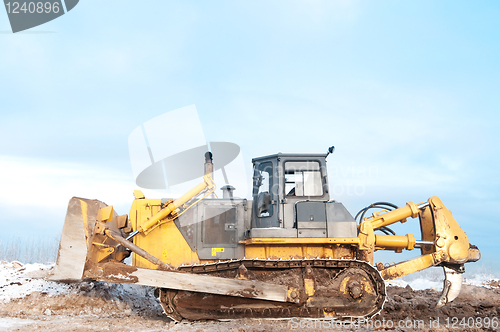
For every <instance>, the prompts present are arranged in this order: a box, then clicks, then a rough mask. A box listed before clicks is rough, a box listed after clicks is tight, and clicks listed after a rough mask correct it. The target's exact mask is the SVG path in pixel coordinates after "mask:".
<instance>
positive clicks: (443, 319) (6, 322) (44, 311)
mask: <svg viewBox="0 0 500 332" xmlns="http://www.w3.org/2000/svg"><path fill="white" fill-rule="evenodd" d="M491 286H493V287H491V288H485V287H477V286H469V285H463V288H462V292H461V294H460V296H459V297H458V298H457V299H456V300H455V301H454V302H452V303H451V304H450V305H448V306H446V307H444V308H441V309H439V310H434V309H432V307H433V305H434V303H435V302H436V301H437V299H438V297H439V293H438V292H437V291H434V290H423V291H422V290H418V291H414V290H412V289H411V288H410V287H409V286H407V287H406V288H402V287H394V286H390V287H388V298H387V302H386V303H385V306H384V309H383V310H382V312H381V313H380V315H377V316H375V317H374V318H373V319H372V320H371V321H368V322H366V321H365V322H356V321H354V322H352V324H351V322H349V321H347V322H344V325H343V326H340V322H332V321H328V320H323V321H321V320H298V319H291V320H290V319H288V320H262V319H256V320H251V319H243V320H237V321H226V322H219V321H202V322H180V323H175V322H173V321H171V320H170V319H169V318H167V317H165V316H164V315H163V313H162V310H161V307H160V305H159V304H158V303H157V302H156V299H155V298H154V295H153V290H152V289H150V288H147V287H141V286H137V287H141V288H139V289H136V292H135V293H130V292H126V291H123V292H121V291H120V289H118V290H117V287H123V286H122V285H114V284H105V283H79V284H76V285H73V286H72V287H75V289H74V291H73V292H71V293H70V294H68V295H56V296H49V295H47V294H43V293H39V292H35V293H33V294H31V295H28V296H26V297H24V298H22V299H17V300H12V301H10V302H8V303H2V304H0V331H29V332H32V331H120V332H122V331H167V330H168V331H188V332H198V331H228V332H253V331H259V332H261V331H275V332H277V331H289V330H306V331H324V330H334V331H335V330H337V331H340V330H342V331H498V330H500V328H499V325H500V322H499V321H498V318H500V288H499V287H498V284H495V285H491ZM117 294H118V296H117ZM131 294H133V296H132V295H131ZM462 318H464V320H462Z"/></svg>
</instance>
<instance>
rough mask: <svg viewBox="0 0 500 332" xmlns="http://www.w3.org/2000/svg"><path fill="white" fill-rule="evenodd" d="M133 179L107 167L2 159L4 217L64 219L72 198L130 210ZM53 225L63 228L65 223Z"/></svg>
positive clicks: (0, 199) (0, 197)
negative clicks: (53, 217) (48, 215)
mask: <svg viewBox="0 0 500 332" xmlns="http://www.w3.org/2000/svg"><path fill="white" fill-rule="evenodd" d="M131 179H132V176H131V175H130V174H125V173H119V172H116V170H113V169H111V168H107V167H98V166H92V165H83V164H76V163H61V162H52V161H47V160H43V159H33V158H20V157H10V156H0V187H1V188H2V190H1V191H0V201H1V202H2V205H3V207H2V213H3V215H4V216H5V215H8V216H10V218H19V219H23V218H29V219H30V220H33V221H34V220H37V219H44V218H46V217H47V216H44V215H43V213H44V212H45V213H49V214H50V215H52V216H55V215H61V214H62V215H64V213H65V212H63V211H66V206H67V204H68V201H69V200H70V199H71V197H73V196H78V197H83V198H90V199H98V200H101V201H103V202H105V203H106V204H108V205H114V206H119V207H126V206H130V204H131V202H132V200H133V196H132V194H133V189H134V183H133V182H132V181H131ZM117 212H118V213H128V211H117ZM2 219H4V218H2ZM9 222H15V220H10V221H9ZM52 222H53V223H54V224H56V225H57V224H60V225H62V220H60V221H58V220H53V221H52Z"/></svg>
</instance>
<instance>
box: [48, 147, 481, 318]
mask: <svg viewBox="0 0 500 332" xmlns="http://www.w3.org/2000/svg"><path fill="white" fill-rule="evenodd" d="M333 150H334V147H330V148H329V149H328V152H327V153H326V154H325V153H322V154H318V153H316V154H299V153H277V154H273V155H268V156H264V157H259V158H254V159H253V160H252V163H253V186H252V200H248V199H245V198H236V197H233V196H234V195H233V191H234V187H232V186H230V185H225V186H224V187H222V188H221V189H222V190H223V197H222V198H218V197H216V195H215V190H216V185H215V182H214V180H213V155H212V153H210V152H207V153H206V154H205V163H204V168H205V172H204V173H205V175H204V177H203V181H201V183H200V184H198V185H197V186H196V187H194V188H193V189H191V190H190V191H188V192H187V193H185V194H184V195H182V196H181V197H179V198H177V199H153V198H146V197H145V196H144V194H143V192H142V191H140V190H135V191H134V198H135V199H134V201H133V202H132V206H131V209H130V212H129V214H128V215H127V214H124V215H118V214H117V213H116V211H115V210H114V208H113V206H108V205H106V204H105V203H103V202H101V201H99V200H91V199H84V198H78V197H73V198H72V199H71V200H70V202H69V206H68V210H67V214H66V219H65V222H64V226H63V231H62V236H61V241H60V246H59V252H58V256H57V262H56V265H55V267H54V269H53V271H52V273H51V274H50V275H49V276H48V277H47V278H48V280H52V281H60V282H75V281H81V280H95V281H102V282H112V283H132V284H139V285H146V286H151V287H154V288H155V294H156V296H157V297H158V299H159V302H160V304H161V306H162V308H163V310H164V312H165V314H166V315H168V316H169V317H171V318H172V319H174V320H176V321H180V320H183V319H184V320H200V319H214V320H226V319H240V318H281V319H282V318H292V317H304V318H319V319H324V318H331V319H346V318H371V317H372V316H374V315H376V314H377V313H379V312H380V311H381V310H382V308H383V305H384V302H385V300H386V287H385V281H388V280H393V279H396V278H399V277H402V276H405V275H408V274H411V273H414V272H417V271H420V270H423V269H426V268H429V267H433V266H440V267H442V268H443V270H444V274H445V280H444V287H443V292H442V294H441V296H440V298H439V300H438V302H437V304H436V308H440V307H442V306H444V305H446V304H447V303H449V302H451V301H453V300H454V299H455V298H456V297H457V296H458V294H459V293H460V288H461V284H462V274H463V273H464V271H465V270H464V264H465V263H467V262H475V261H477V260H479V259H480V252H479V249H478V248H477V247H476V246H474V245H471V244H469V240H468V238H467V235H466V233H465V232H464V231H463V230H462V229H461V228H460V226H459V225H458V223H457V222H456V221H455V219H454V218H453V216H452V213H451V212H450V211H449V210H448V209H447V208H446V207H445V205H444V204H443V203H442V201H441V200H440V199H439V198H438V197H436V196H434V197H431V198H429V199H428V200H427V201H425V202H421V203H413V202H411V201H409V202H407V203H406V205H404V206H401V207H398V206H396V205H394V204H391V203H388V202H376V203H373V204H371V205H369V206H367V207H365V208H364V209H361V210H360V211H359V213H358V214H357V215H356V216H355V217H353V216H352V215H351V213H349V211H348V210H347V209H346V208H345V206H344V205H343V204H342V203H340V202H338V201H336V200H333V199H331V197H330V191H329V185H328V175H327V164H326V163H327V157H328V156H329V154H331V153H332V152H333ZM202 158H203V157H202V156H200V159H201V160H202ZM201 164H202V163H201V162H200V167H201ZM373 210H376V211H375V212H372V213H370V211H373ZM417 217H418V218H419V223H420V230H421V234H420V239H418V240H417V239H416V237H415V235H413V234H406V235H396V233H395V232H394V231H393V230H392V229H391V228H390V227H389V226H391V225H392V224H395V223H404V222H406V221H407V219H408V218H417ZM414 249H419V250H420V255H419V256H417V257H416V258H412V259H409V260H406V261H402V262H399V263H391V264H383V263H381V262H380V263H376V264H375V263H374V254H375V252H376V251H379V250H389V251H394V252H396V253H400V252H402V251H403V250H414ZM129 256H132V257H131V259H128V260H127V263H126V262H125V260H126V259H127V258H128V257H129Z"/></svg>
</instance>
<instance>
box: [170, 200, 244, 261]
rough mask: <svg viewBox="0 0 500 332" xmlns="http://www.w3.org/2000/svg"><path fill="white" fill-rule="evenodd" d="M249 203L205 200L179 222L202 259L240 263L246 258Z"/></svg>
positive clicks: (183, 233) (176, 222) (179, 225)
mask: <svg viewBox="0 0 500 332" xmlns="http://www.w3.org/2000/svg"><path fill="white" fill-rule="evenodd" d="M248 203H249V202H248V201H247V200H245V199H205V200H203V201H202V202H200V203H199V204H196V205H195V206H193V207H192V208H191V209H189V210H188V211H187V212H186V213H184V214H183V215H181V216H180V217H179V218H177V219H176V220H175V224H176V225H177V227H178V228H179V230H180V232H181V234H182V235H183V236H184V239H185V240H186V241H187V243H188V244H189V246H190V247H191V250H193V251H195V252H197V254H198V257H199V258H200V259H238V258H243V257H244V254H245V249H244V245H241V244H239V241H242V240H244V233H245V230H246V229H248V227H249V226H250V213H249V210H251V204H250V206H249V204H248Z"/></svg>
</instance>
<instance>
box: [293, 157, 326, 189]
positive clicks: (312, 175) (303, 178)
mask: <svg viewBox="0 0 500 332" xmlns="http://www.w3.org/2000/svg"><path fill="white" fill-rule="evenodd" d="M285 195H286V196H288V197H291V196H297V197H304V196H323V183H322V181H321V168H320V165H319V162H317V161H287V162H285Z"/></svg>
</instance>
